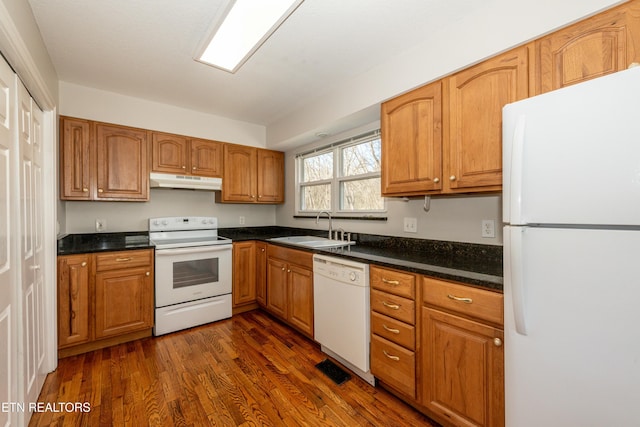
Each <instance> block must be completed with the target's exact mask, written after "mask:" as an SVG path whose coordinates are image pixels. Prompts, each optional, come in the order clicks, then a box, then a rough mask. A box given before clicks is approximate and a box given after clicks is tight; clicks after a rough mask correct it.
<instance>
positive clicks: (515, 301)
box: [504, 227, 527, 335]
mask: <svg viewBox="0 0 640 427" xmlns="http://www.w3.org/2000/svg"><path fill="white" fill-rule="evenodd" d="M504 232H505V236H504V237H505V243H506V247H505V251H506V253H507V254H508V255H507V259H506V262H505V276H506V278H507V280H508V281H509V284H510V289H511V304H512V307H513V317H514V321H515V327H516V332H517V333H518V334H520V335H527V316H526V301H525V293H526V292H525V283H524V272H523V254H522V239H523V234H524V233H525V229H523V228H521V227H505V230H504Z"/></svg>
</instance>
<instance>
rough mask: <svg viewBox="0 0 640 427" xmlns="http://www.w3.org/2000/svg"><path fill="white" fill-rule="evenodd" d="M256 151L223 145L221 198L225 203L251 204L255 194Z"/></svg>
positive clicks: (249, 148)
mask: <svg viewBox="0 0 640 427" xmlns="http://www.w3.org/2000/svg"><path fill="white" fill-rule="evenodd" d="M257 155H258V153H257V149H256V148H254V147H245V146H243V145H235V144H225V146H224V177H223V178H222V197H223V201H225V202H245V203H247V202H248V203H253V202H255V200H256V193H257V188H256V184H257V180H256V176H257V170H256V167H257V164H256V158H257Z"/></svg>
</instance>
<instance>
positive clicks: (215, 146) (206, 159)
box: [191, 139, 224, 177]
mask: <svg viewBox="0 0 640 427" xmlns="http://www.w3.org/2000/svg"><path fill="white" fill-rule="evenodd" d="M223 146H224V144H223V143H222V142H217V141H207V140H204V139H192V140H191V174H192V175H199V176H211V177H221V176H222V156H223V153H222V152H223Z"/></svg>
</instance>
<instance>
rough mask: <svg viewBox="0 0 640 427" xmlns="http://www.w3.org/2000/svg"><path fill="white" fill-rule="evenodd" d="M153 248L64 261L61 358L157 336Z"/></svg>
mask: <svg viewBox="0 0 640 427" xmlns="http://www.w3.org/2000/svg"><path fill="white" fill-rule="evenodd" d="M153 259H154V256H153V250H152V249H142V250H134V251H117V252H100V253H88V254H82V255H68V256H60V257H58V349H59V352H58V355H59V357H66V356H70V355H74V354H79V353H84V352H86V351H91V350H95V349H98V348H102V347H107V346H110V345H114V344H118V343H121V342H126V341H130V340H132V339H137V338H141V337H144V336H150V335H151V328H152V327H153V308H154V299H153V298H154V296H153V288H154V275H153V273H154V263H153Z"/></svg>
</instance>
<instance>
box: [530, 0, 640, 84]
mask: <svg viewBox="0 0 640 427" xmlns="http://www.w3.org/2000/svg"><path fill="white" fill-rule="evenodd" d="M536 58H537V67H536V68H537V69H536V73H535V74H536V75H535V94H540V93H544V92H549V91H551V90H555V89H560V88H562V87H565V86H569V85H572V84H576V83H580V82H584V81H586V80H590V79H593V78H595V77H600V76H604V75H606V74H610V73H615V72H616V71H620V70H624V69H626V68H627V67H628V66H629V65H630V64H631V63H632V62H638V61H640V2H638V1H633V2H629V3H627V4H624V5H622V6H620V7H617V8H615V9H612V10H610V11H607V12H604V13H601V14H599V15H596V16H594V17H592V18H589V19H586V20H584V21H581V22H579V23H577V24H574V25H572V26H570V27H567V28H565V29H562V30H560V31H556V32H554V33H553V34H551V35H549V36H547V37H544V38H542V39H540V40H538V41H537V42H536Z"/></svg>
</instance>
